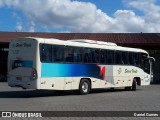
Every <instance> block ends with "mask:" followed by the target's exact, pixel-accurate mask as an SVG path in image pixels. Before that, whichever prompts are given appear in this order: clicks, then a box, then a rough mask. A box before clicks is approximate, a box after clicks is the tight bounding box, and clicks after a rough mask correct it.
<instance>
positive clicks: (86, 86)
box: [79, 79, 90, 95]
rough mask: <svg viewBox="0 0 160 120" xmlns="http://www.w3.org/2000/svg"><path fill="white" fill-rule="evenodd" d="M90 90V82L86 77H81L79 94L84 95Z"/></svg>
mask: <svg viewBox="0 0 160 120" xmlns="http://www.w3.org/2000/svg"><path fill="white" fill-rule="evenodd" d="M89 91H90V83H89V81H88V80H87V79H82V80H81V82H80V84H79V93H80V94H81V95H86V94H88V93H89Z"/></svg>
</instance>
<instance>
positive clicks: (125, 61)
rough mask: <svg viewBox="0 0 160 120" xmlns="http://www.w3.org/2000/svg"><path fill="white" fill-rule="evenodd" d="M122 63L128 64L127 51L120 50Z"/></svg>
mask: <svg viewBox="0 0 160 120" xmlns="http://www.w3.org/2000/svg"><path fill="white" fill-rule="evenodd" d="M122 63H123V64H125V65H127V64H128V52H122Z"/></svg>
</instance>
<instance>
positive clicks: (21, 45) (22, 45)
mask: <svg viewBox="0 0 160 120" xmlns="http://www.w3.org/2000/svg"><path fill="white" fill-rule="evenodd" d="M31 46H32V45H31V43H16V47H31Z"/></svg>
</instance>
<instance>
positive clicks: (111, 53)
mask: <svg viewBox="0 0 160 120" xmlns="http://www.w3.org/2000/svg"><path fill="white" fill-rule="evenodd" d="M106 63H107V64H113V63H114V51H110V50H107V51H106Z"/></svg>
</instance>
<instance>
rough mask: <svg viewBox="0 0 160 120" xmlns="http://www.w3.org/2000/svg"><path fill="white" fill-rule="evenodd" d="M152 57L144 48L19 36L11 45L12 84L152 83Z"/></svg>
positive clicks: (86, 87)
mask: <svg viewBox="0 0 160 120" xmlns="http://www.w3.org/2000/svg"><path fill="white" fill-rule="evenodd" d="M151 59H152V57H150V56H149V54H148V53H147V52H146V51H145V50H142V49H135V48H128V47H121V46H118V45H116V44H115V43H109V42H102V41H95V40H87V39H74V40H67V41H64V40H59V39H44V38H33V37H26V38H16V39H13V40H12V41H11V43H10V46H9V56H8V85H9V86H11V87H21V88H23V89H36V90H39V89H41V90H78V91H79V93H80V94H88V93H89V92H90V90H92V89H94V88H117V87H124V88H125V89H126V90H133V91H135V90H136V87H137V85H150V81H151V79H152V77H153V75H152V60H151Z"/></svg>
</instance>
